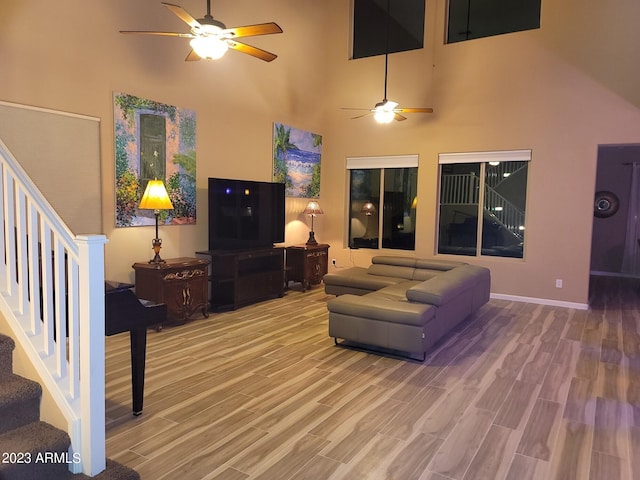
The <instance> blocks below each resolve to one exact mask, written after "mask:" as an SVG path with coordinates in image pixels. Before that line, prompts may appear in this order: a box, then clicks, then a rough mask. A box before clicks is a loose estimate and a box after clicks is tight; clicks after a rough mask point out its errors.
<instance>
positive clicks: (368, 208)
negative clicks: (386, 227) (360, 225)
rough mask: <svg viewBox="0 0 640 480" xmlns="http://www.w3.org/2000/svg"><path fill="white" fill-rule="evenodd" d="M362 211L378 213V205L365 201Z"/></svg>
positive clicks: (366, 213) (367, 213) (370, 213)
mask: <svg viewBox="0 0 640 480" xmlns="http://www.w3.org/2000/svg"><path fill="white" fill-rule="evenodd" d="M360 212H361V213H364V214H365V215H373V214H374V213H376V206H375V205H374V204H373V203H371V202H365V203H364V204H363V205H362V208H361V209H360Z"/></svg>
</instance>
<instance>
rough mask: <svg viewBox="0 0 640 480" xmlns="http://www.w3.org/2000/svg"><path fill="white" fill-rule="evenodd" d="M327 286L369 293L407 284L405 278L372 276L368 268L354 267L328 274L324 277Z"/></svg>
mask: <svg viewBox="0 0 640 480" xmlns="http://www.w3.org/2000/svg"><path fill="white" fill-rule="evenodd" d="M323 281H324V283H325V286H326V285H335V286H346V287H352V288H356V289H363V290H368V291H373V290H379V289H381V288H384V287H386V286H388V285H394V284H396V283H400V282H405V281H406V279H405V278H401V277H393V276H392V277H387V276H384V275H370V274H369V269H368V268H362V267H352V268H347V269H345V270H338V271H336V272H331V273H327V274H326V275H325V276H324V277H323Z"/></svg>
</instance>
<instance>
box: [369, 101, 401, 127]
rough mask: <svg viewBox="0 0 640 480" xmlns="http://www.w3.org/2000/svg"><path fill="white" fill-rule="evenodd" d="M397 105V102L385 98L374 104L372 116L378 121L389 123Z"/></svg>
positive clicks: (394, 114)
mask: <svg viewBox="0 0 640 480" xmlns="http://www.w3.org/2000/svg"><path fill="white" fill-rule="evenodd" d="M397 106H398V103H397V102H391V101H389V100H385V101H384V102H380V103H379V104H377V105H376V107H375V108H374V112H373V118H374V119H375V121H376V122H378V123H391V121H392V120H393V119H394V117H395V116H396V113H395V112H394V111H393V110H394V109H395V108H396V107H397Z"/></svg>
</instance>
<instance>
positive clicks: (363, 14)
mask: <svg viewBox="0 0 640 480" xmlns="http://www.w3.org/2000/svg"><path fill="white" fill-rule="evenodd" d="M424 5H425V0H393V1H390V0H353V52H352V55H353V56H352V58H363V57H371V56H374V55H384V54H385V53H386V52H387V51H388V53H394V52H404V51H407V50H416V49H418V48H422V47H423V44H424ZM387 7H389V14H387ZM387 32H388V47H387V35H386V33H387ZM387 48H388V50H387Z"/></svg>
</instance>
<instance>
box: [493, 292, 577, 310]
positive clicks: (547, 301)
mask: <svg viewBox="0 0 640 480" xmlns="http://www.w3.org/2000/svg"><path fill="white" fill-rule="evenodd" d="M491 298H495V299H496V300H508V301H511V302H525V303H537V304H539V305H549V306H551V307H562V308H573V309H576V310H589V304H588V303H577V302H564V301H561V300H550V299H548V298H534V297H521V296H519V295H505V294H502V293H492V294H491Z"/></svg>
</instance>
